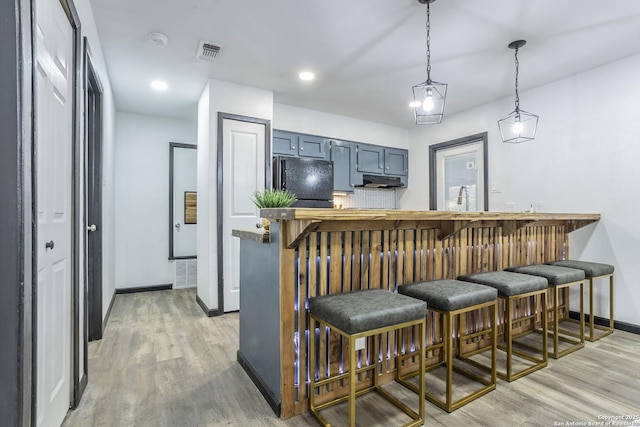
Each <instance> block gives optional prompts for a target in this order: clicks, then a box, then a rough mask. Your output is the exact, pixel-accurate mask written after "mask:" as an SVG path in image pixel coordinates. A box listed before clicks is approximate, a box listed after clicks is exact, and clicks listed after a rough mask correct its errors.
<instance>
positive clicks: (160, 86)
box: [151, 80, 169, 91]
mask: <svg viewBox="0 0 640 427" xmlns="http://www.w3.org/2000/svg"><path fill="white" fill-rule="evenodd" d="M151 87H152V88H153V89H155V90H158V91H164V90H167V89H169V85H168V84H167V82H163V81H162V80H154V81H152V82H151Z"/></svg>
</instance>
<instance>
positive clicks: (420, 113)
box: [411, 0, 447, 125]
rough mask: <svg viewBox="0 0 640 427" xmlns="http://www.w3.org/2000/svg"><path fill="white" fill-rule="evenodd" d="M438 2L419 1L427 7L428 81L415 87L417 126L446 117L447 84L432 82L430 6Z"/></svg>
mask: <svg viewBox="0 0 640 427" xmlns="http://www.w3.org/2000/svg"><path fill="white" fill-rule="evenodd" d="M434 1H436V0H418V2H420V3H421V4H426V5H427V81H425V82H424V83H420V84H418V85H415V86H414V87H413V102H412V103H411V106H412V107H413V109H414V111H415V115H416V124H417V125H426V124H437V123H440V122H441V121H442V116H443V115H444V102H445V100H446V97H447V84H446V83H438V82H434V81H433V80H431V34H430V31H431V10H430V7H429V5H430V4H431V3H433V2H434Z"/></svg>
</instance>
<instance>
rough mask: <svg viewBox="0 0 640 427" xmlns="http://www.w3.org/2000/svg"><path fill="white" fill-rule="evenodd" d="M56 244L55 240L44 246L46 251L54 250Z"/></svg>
mask: <svg viewBox="0 0 640 427" xmlns="http://www.w3.org/2000/svg"><path fill="white" fill-rule="evenodd" d="M53 246H54V243H53V240H51V241H50V242H47V243H45V244H44V247H45V249H53Z"/></svg>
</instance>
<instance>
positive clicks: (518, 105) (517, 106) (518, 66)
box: [515, 48, 520, 113]
mask: <svg viewBox="0 0 640 427" xmlns="http://www.w3.org/2000/svg"><path fill="white" fill-rule="evenodd" d="M515 57H516V113H518V112H520V95H519V94H518V74H519V72H520V62H518V48H516V54H515Z"/></svg>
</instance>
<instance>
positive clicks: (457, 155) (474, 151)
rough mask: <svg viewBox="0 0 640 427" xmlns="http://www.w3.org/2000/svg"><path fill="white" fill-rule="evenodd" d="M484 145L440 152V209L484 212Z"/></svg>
mask: <svg viewBox="0 0 640 427" xmlns="http://www.w3.org/2000/svg"><path fill="white" fill-rule="evenodd" d="M483 150H484V145H483V141H482V140H480V141H478V142H472V143H469V144H465V145H461V146H456V147H452V148H446V149H442V150H438V152H437V154H436V167H437V174H436V176H437V183H436V188H437V203H438V205H437V209H438V210H444V211H483V210H484V204H485V200H484V186H485V183H484V153H483Z"/></svg>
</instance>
